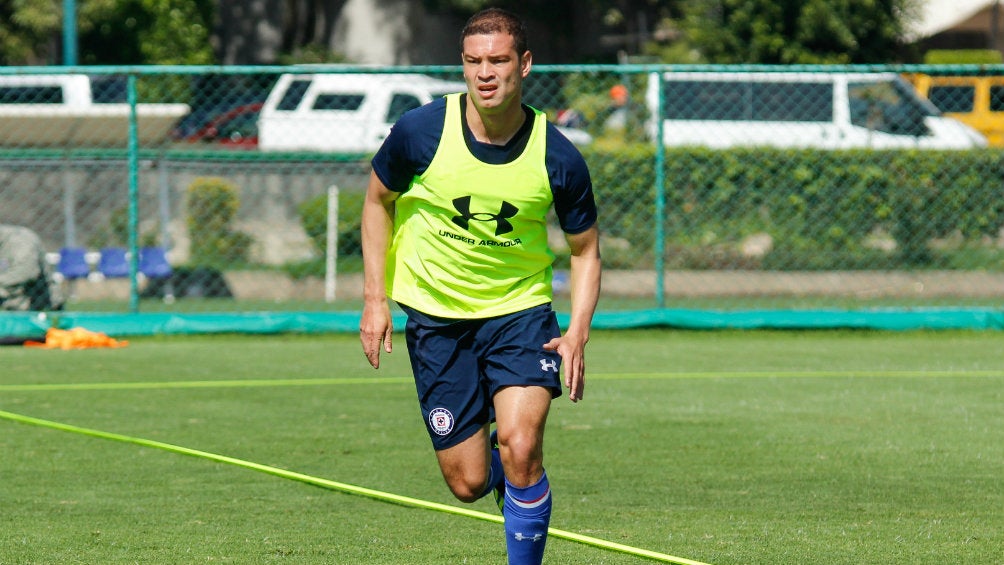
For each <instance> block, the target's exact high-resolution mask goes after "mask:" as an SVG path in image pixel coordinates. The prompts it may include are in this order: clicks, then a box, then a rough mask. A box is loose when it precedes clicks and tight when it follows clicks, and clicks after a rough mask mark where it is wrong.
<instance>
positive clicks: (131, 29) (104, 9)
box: [0, 0, 215, 65]
mask: <svg viewBox="0 0 1004 565" xmlns="http://www.w3.org/2000/svg"><path fill="white" fill-rule="evenodd" d="M214 12H215V2H214V0H86V1H85V0H80V1H78V2H77V28H78V36H79V42H80V44H79V47H78V51H79V53H80V62H81V63H82V64H91V65H93V64H182V63H184V64H208V63H211V62H212V61H213V54H212V49H211V47H210V42H209V35H210V31H211V24H212V21H213V17H214ZM62 28H63V2H62V1H61V0H22V1H20V2H0V63H2V64H4V65H52V64H58V63H61V62H62V60H61V59H62V56H61V54H62V31H63V29H62Z"/></svg>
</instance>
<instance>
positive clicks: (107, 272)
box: [98, 247, 129, 279]
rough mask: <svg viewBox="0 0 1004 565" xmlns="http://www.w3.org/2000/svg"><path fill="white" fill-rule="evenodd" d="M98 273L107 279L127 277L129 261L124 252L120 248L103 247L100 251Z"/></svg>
mask: <svg viewBox="0 0 1004 565" xmlns="http://www.w3.org/2000/svg"><path fill="white" fill-rule="evenodd" d="M98 272H100V273H101V274H102V275H104V276H105V278H108V279H121V278H125V277H128V276H129V259H128V258H127V256H126V250H125V249H123V248H121V247H105V248H104V249H102V250H101V259H99V260H98Z"/></svg>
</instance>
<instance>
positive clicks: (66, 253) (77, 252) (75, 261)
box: [56, 247, 91, 280]
mask: <svg viewBox="0 0 1004 565" xmlns="http://www.w3.org/2000/svg"><path fill="white" fill-rule="evenodd" d="M86 254H87V252H86V251H85V250H84V249H83V248H82V247H64V248H62V249H60V250H59V263H58V264H57V265H56V270H57V271H58V272H59V274H61V275H63V278H64V279H66V280H73V279H83V278H87V275H90V274H91V266H90V265H88V264H87V258H86Z"/></svg>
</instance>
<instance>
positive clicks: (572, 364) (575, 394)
mask: <svg viewBox="0 0 1004 565" xmlns="http://www.w3.org/2000/svg"><path fill="white" fill-rule="evenodd" d="M586 341H587V340H586V339H584V338H580V336H578V335H577V334H572V333H566V334H565V335H563V336H561V337H556V338H554V339H552V340H551V341H549V342H547V343H545V344H544V349H546V350H547V351H557V352H558V355H561V363H562V365H564V366H565V386H566V387H568V398H569V400H571V401H572V402H578V401H580V400H582V395H583V393H584V392H585V389H586Z"/></svg>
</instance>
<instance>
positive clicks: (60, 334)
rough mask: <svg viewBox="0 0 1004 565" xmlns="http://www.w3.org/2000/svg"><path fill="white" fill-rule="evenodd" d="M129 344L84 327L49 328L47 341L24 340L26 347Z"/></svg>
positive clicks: (84, 347) (123, 345) (89, 346)
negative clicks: (67, 328)
mask: <svg viewBox="0 0 1004 565" xmlns="http://www.w3.org/2000/svg"><path fill="white" fill-rule="evenodd" d="M127 345H129V342H128V341H123V340H117V339H113V338H110V337H108V336H107V335H105V334H103V333H101V332H92V331H90V330H85V329H84V328H71V329H69V330H60V329H57V328H49V330H48V331H46V332H45V342H40V341H26V342H24V346H25V347H39V348H43V349H90V348H93V347H125V346H127Z"/></svg>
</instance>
